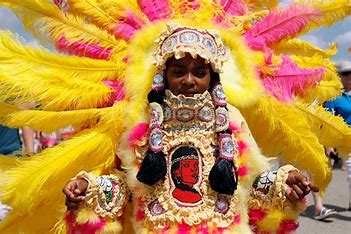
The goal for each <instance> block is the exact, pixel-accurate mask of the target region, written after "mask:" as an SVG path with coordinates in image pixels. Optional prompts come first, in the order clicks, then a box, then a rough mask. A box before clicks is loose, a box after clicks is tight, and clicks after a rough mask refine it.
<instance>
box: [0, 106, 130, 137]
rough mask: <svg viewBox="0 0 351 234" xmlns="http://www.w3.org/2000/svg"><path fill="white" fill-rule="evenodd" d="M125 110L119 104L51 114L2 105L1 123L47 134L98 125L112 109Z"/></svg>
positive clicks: (0, 107)
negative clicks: (62, 129) (70, 126)
mask: <svg viewBox="0 0 351 234" xmlns="http://www.w3.org/2000/svg"><path fill="white" fill-rule="evenodd" d="M117 105H118V108H119V109H120V110H123V109H124V108H125V105H123V103H118V104H116V106H114V107H110V108H104V109H87V110H75V111H62V112H50V111H41V110H20V109H17V108H15V107H13V106H10V105H7V104H4V103H0V122H1V123H2V124H5V125H7V126H9V127H23V126H29V127H31V128H33V129H35V130H41V131H44V132H47V133H51V132H53V131H56V130H59V129H60V128H63V127H67V126H69V125H72V126H73V127H75V128H76V129H77V128H79V127H81V126H82V125H88V126H89V124H88V123H94V124H95V123H97V121H98V120H99V119H100V118H101V116H102V115H105V114H106V113H107V112H108V111H111V109H112V108H117Z"/></svg>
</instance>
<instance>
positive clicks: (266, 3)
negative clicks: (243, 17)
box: [244, 0, 279, 12]
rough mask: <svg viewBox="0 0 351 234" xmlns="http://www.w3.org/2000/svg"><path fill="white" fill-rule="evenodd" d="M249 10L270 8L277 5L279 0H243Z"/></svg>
mask: <svg viewBox="0 0 351 234" xmlns="http://www.w3.org/2000/svg"><path fill="white" fill-rule="evenodd" d="M244 1H245V2H246V3H247V5H248V7H249V9H250V10H251V11H256V12H257V11H261V10H266V9H272V8H275V7H277V6H278V4H279V0H244Z"/></svg>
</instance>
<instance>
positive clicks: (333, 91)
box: [302, 80, 343, 103]
mask: <svg viewBox="0 0 351 234" xmlns="http://www.w3.org/2000/svg"><path fill="white" fill-rule="evenodd" d="M342 89H343V85H342V83H341V81H340V80H322V81H321V82H319V84H318V86H317V87H315V88H310V89H308V90H306V92H305V95H304V96H303V97H302V99H303V101H304V102H307V103H312V102H315V101H317V102H318V103H324V102H326V101H328V100H332V99H334V98H336V97H338V96H340V95H341V94H342Z"/></svg>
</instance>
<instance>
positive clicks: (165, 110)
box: [163, 105, 172, 121]
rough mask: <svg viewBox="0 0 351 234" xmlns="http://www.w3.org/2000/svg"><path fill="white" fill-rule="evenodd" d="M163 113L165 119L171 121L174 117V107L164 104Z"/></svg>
mask: <svg viewBox="0 0 351 234" xmlns="http://www.w3.org/2000/svg"><path fill="white" fill-rule="evenodd" d="M163 114H164V118H165V121H169V120H171V119H172V109H171V108H170V107H169V106H167V105H165V106H164V108H163Z"/></svg>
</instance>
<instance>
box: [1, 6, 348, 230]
mask: <svg viewBox="0 0 351 234" xmlns="http://www.w3.org/2000/svg"><path fill="white" fill-rule="evenodd" d="M54 2H55V4H54V3H51V2H49V1H46V0H45V1H44V0H37V1H29V0H24V1H23V0H22V1H19V0H1V1H0V4H3V5H5V6H7V7H10V8H11V9H12V10H13V11H14V12H15V13H17V15H18V16H19V17H20V19H21V20H22V21H23V23H24V26H25V27H26V29H27V30H29V31H31V32H32V33H33V35H34V36H36V37H37V38H38V40H40V41H41V42H43V43H52V45H54V46H55V48H56V49H57V50H58V51H59V52H60V53H63V54H60V55H58V54H55V53H53V52H51V51H48V50H45V49H42V48H31V47H28V46H24V45H22V44H21V43H19V42H18V41H16V40H14V39H13V38H14V36H13V35H12V34H11V33H10V32H1V33H0V49H1V51H2V53H1V55H0V64H1V66H0V78H1V82H0V86H1V87H0V88H1V95H0V101H1V102H0V105H1V108H0V121H1V123H2V124H5V125H8V126H13V127H18V126H26V125H28V126H30V127H32V128H33V129H35V130H42V131H44V132H52V131H55V130H58V129H60V128H64V127H66V126H73V127H74V128H75V129H76V130H77V133H76V134H75V136H74V137H73V138H72V139H70V140H67V141H64V142H62V143H60V144H59V145H57V146H55V147H53V148H50V149H46V150H44V151H43V152H41V153H40V154H38V155H34V156H32V157H31V158H30V159H20V160H14V159H7V158H2V157H1V158H0V165H1V169H3V172H1V173H2V174H1V177H0V178H1V180H2V181H1V183H0V184H1V185H0V190H1V192H2V194H1V201H2V203H4V204H6V205H9V206H11V207H12V211H11V212H10V213H9V214H8V216H7V217H6V218H5V219H4V220H3V221H2V222H1V224H0V230H1V232H4V233H18V232H26V233H48V232H49V231H53V230H56V231H57V232H65V231H72V232H82V231H87V230H93V231H94V230H95V231H98V232H109V231H110V232H118V231H123V232H126V233H130V232H132V231H131V229H128V228H131V226H133V227H134V230H135V231H136V232H138V231H148V230H151V231H153V230H157V231H158V230H161V231H164V232H177V231H180V232H181V231H183V232H188V231H196V232H200V233H201V232H206V231H212V230H216V231H219V232H221V231H223V232H226V231H229V230H234V231H235V230H237V231H238V232H241V231H242V232H251V230H250V229H249V226H248V222H249V224H251V225H252V226H253V228H252V229H253V230H255V231H257V232H259V231H267V232H275V231H277V230H279V231H282V232H288V231H291V230H293V229H295V228H296V222H295V221H294V219H295V218H296V215H297V213H298V211H299V207H297V206H296V204H297V203H295V202H293V203H291V204H290V200H295V199H296V198H300V196H298V195H301V197H302V196H303V195H304V194H305V193H307V192H308V189H309V185H305V186H302V187H303V188H306V189H302V191H298V189H297V188H296V187H295V186H294V184H295V183H296V181H295V179H291V181H290V180H289V179H288V181H286V177H287V176H288V175H291V174H292V175H294V173H297V172H296V170H295V168H291V167H290V168H281V169H279V171H278V172H277V175H275V173H274V172H267V173H266V174H263V175H261V176H260V177H258V178H259V179H258V180H257V181H256V182H255V183H254V189H253V190H252V191H251V189H250V188H251V184H252V182H253V180H254V179H255V177H256V176H259V174H260V173H262V172H263V171H264V170H265V162H264V161H265V160H264V158H263V157H261V156H260V153H259V151H258V149H257V146H256V144H255V142H254V141H253V140H252V136H253V137H254V138H255V140H256V142H257V143H258V146H259V147H260V148H261V149H262V152H263V154H264V155H281V159H282V160H283V161H285V162H286V163H290V164H293V165H294V166H295V167H296V168H299V169H301V170H306V171H308V172H309V174H311V175H312V177H313V181H314V182H315V183H316V185H317V186H318V187H320V188H321V190H324V188H325V186H326V185H327V184H328V182H329V181H330V170H329V168H328V163H327V160H326V159H325V157H324V150H323V147H322V144H323V145H327V146H335V147H337V148H339V150H344V151H349V150H350V148H351V147H350V144H351V143H350V142H351V141H350V140H349V138H350V134H349V131H350V130H349V129H348V128H347V126H345V124H344V123H343V122H342V120H340V119H339V118H337V117H333V116H332V115H331V114H330V113H327V112H326V111H325V110H324V109H323V108H321V107H320V106H319V104H318V103H319V102H320V103H322V102H324V101H325V100H328V99H331V98H332V97H334V96H336V95H337V94H338V93H339V92H340V90H341V88H340V87H341V86H340V83H339V80H338V78H337V76H336V74H335V67H334V65H333V64H332V63H331V62H330V60H329V58H330V57H331V56H332V55H333V54H335V47H334V46H332V47H331V48H330V49H329V50H326V51H324V50H321V49H319V48H317V47H314V46H312V45H310V44H308V43H307V42H304V41H301V40H298V39H296V38H295V37H297V36H298V35H299V34H301V33H303V32H307V31H308V30H311V29H314V28H318V27H319V26H323V25H329V24H331V23H332V22H335V21H338V20H341V19H343V18H344V17H345V16H346V15H348V14H349V13H350V2H349V1H348V0H343V1H323V2H320V1H303V0H301V1H297V2H296V3H295V4H293V5H291V6H288V7H287V8H285V9H275V7H276V4H277V2H275V1H255V0H253V1H252V0H250V1H244V0H243V1H216V0H215V1H212V0H211V1H210V0H197V1H185V0H170V1H168V0H167V1H150V0H149V1H147V0H138V1H136V0H67V1H54ZM173 23H177V24H178V25H181V26H172V25H173ZM167 25H169V26H170V28H168V29H167ZM206 29H207V30H210V29H216V30H217V31H218V33H215V32H212V31H207V30H206ZM165 30H166V31H165ZM177 30H179V32H178V31H177ZM182 30H185V31H187V30H188V31H189V32H192V35H190V34H188V35H187V36H186V37H184V38H183V37H182V36H181V35H180V32H181V31H182ZM163 31H165V32H164V33H163V34H162V35H161V37H160V34H161V32H163ZM177 32H178V33H177ZM194 34H195V35H197V37H200V38H202V39H204V41H203V43H202V42H201V43H200V42H199V41H197V42H196V43H195V45H198V48H197V49H198V50H196V51H194V50H193V49H194V48H195V47H197V46H195V47H194V43H190V44H191V45H192V46H190V47H186V46H184V47H181V48H183V49H181V50H179V54H178V55H177V53H178V52H176V51H177V50H176V48H174V47H173V46H175V45H178V44H177V43H175V41H174V40H173V39H172V40H171V39H170V40H169V41H167V43H163V42H166V41H165V40H167V38H172V35H174V36H176V37H177V38H178V39H179V41H180V38H182V42H184V43H183V44H184V45H186V43H185V42H195V41H194V39H196V38H197V37H196V36H195V37H193V36H194ZM157 38H158V39H159V43H160V45H159V47H158V48H159V49H161V47H162V46H161V44H163V45H165V46H164V49H165V51H158V53H156V57H154V56H153V55H152V53H153V51H155V44H154V41H155V40H156V39H157ZM183 39H184V40H183ZM205 39H206V40H205ZM222 40H223V43H222V42H221V41H222ZM179 41H178V42H179ZM186 48H188V49H189V50H186ZM203 48H207V49H206V50H203ZM168 49H170V50H169V51H168ZM167 52H169V54H167ZM212 52H213V53H212ZM188 54H190V57H191V59H195V60H196V59H198V58H202V59H204V60H203V61H202V60H201V61H200V64H201V66H204V65H206V64H210V66H208V65H207V66H205V70H206V72H207V73H208V72H209V71H210V73H213V74H211V75H210V77H211V79H210V80H211V81H212V82H213V83H211V84H210V87H206V91H205V92H199V93H197V94H194V93H190V94H187V93H185V95H184V94H183V95H184V96H182V95H176V94H177V92H175V91H174V90H171V91H169V89H170V87H171V86H170V83H165V86H164V88H163V87H162V82H161V83H160V81H162V77H163V78H164V76H163V75H164V74H162V71H164V69H165V68H166V67H167V68H168V67H169V66H171V65H172V63H174V62H175V61H183V60H182V59H184V58H187V56H189V55H188ZM224 55H226V56H224ZM167 56H169V57H167ZM172 56H174V59H172V58H171V57H172ZM155 58H156V61H155V62H156V63H154V64H156V66H155V65H154V64H153V60H154V59H155ZM225 58H227V61H225ZM222 59H223V60H222ZM186 63H188V62H186ZM189 64H194V61H193V60H191V61H189ZM187 65H188V64H187ZM157 69H159V71H157ZM166 70H167V69H166ZM211 70H212V72H211ZM221 70H222V73H220V71H221ZM158 72H160V73H159V74H158ZM200 73H201V72H200ZM156 74H158V75H156ZM175 74H176V73H175ZM207 75H208V74H207ZM218 75H219V76H220V79H219V77H218ZM153 81H154V82H153ZM170 81H171V80H170ZM170 81H168V82H170ZM152 83H154V84H152ZM220 84H221V85H220ZM151 87H153V88H152V89H151ZM176 87H180V86H176ZM207 88H209V89H207ZM222 89H223V91H222ZM150 90H152V91H151V92H150ZM149 93H150V95H149V102H148V101H147V99H146V97H147V96H148V94H149ZM155 93H156V94H157V95H155ZM163 93H164V94H163ZM217 93H218V96H216V94H217ZM223 93H225V95H223ZM192 95H193V96H192ZM191 96H192V97H191ZM216 99H218V100H216ZM33 100H34V101H35V105H34V106H36V107H37V109H33V110H24V111H22V110H18V109H17V108H16V107H15V106H16V104H18V103H26V102H30V101H33ZM199 100H201V101H199ZM224 100H226V101H224ZM316 100H317V101H316ZM183 102H184V103H183ZM312 103H313V105H311V104H312ZM177 104H179V106H178V105H177ZM205 104H206V105H207V106H205ZM166 105H167V106H168V107H167V106H166ZM230 105H232V106H235V108H232V107H231V106H230ZM149 108H151V110H153V111H152V112H151V113H153V115H151V116H150V117H149V116H148V113H147V112H148V109H149ZM238 110H240V112H241V113H242V115H243V118H242V117H241V115H240V112H239V111H238ZM230 115H231V116H232V117H229V116H230ZM169 118H170V119H169ZM244 119H245V121H246V123H247V125H248V127H247V126H246V124H245V121H244ZM229 120H230V121H229ZM229 122H232V124H230V123H229ZM321 126H322V127H321ZM248 129H250V130H251V133H252V136H251V133H250V131H249V130H248ZM191 131H193V133H192V134H191ZM199 132H201V134H200V133H199ZM340 142H341V143H340ZM227 150H228V151H227ZM116 154H117V157H116ZM3 165H4V167H5V168H3ZM153 165H154V166H153ZM315 165H318V167H316V166H315ZM139 166H140V168H139ZM116 168H119V169H120V170H117V171H116ZM155 168H156V169H155ZM5 169H6V170H5ZM139 169H140V170H139ZM223 169H224V170H223ZM114 170H115V171H114ZM121 170H122V171H121ZM123 170H124V171H123ZM80 171H86V172H89V173H85V172H82V173H80V174H78V173H79V172H80ZM138 172H139V173H138ZM289 172H290V173H289ZM77 174H78V175H77ZM137 174H138V179H139V181H138V180H136V179H135V178H136V176H137ZM76 175H77V178H83V180H78V181H81V182H82V181H84V182H85V181H86V180H87V181H89V183H90V184H89V186H88V187H87V188H88V190H87V193H86V194H85V199H84V202H82V203H80V202H78V203H79V204H80V206H79V210H78V212H72V213H70V214H69V215H68V216H67V217H66V221H67V223H68V224H69V225H68V227H67V228H66V226H65V224H64V222H63V221H62V222H59V220H60V217H62V214H63V213H64V212H65V206H64V199H65V198H64V196H62V194H60V192H59V191H60V190H61V189H62V188H63V187H64V185H65V183H66V182H67V181H68V180H69V179H71V178H72V177H74V176H76ZM104 175H108V176H104ZM236 177H237V178H236ZM290 177H291V176H288V178H290ZM297 177H298V178H299V176H297ZM124 178H125V179H124ZM291 178H295V176H293V177H291ZM300 178H301V177H300ZM278 179H279V180H278ZM216 180H217V181H216ZM218 180H219V181H218ZM73 181H76V180H73ZM140 181H141V182H140ZM300 181H303V178H301V180H300ZM84 182H83V183H84ZM284 182H286V183H284ZM101 184H102V185H103V187H101V186H100V185H101ZM147 184H149V185H147ZM151 184H152V185H151ZM286 184H287V185H290V186H285V185H286ZM85 185H88V183H87V184H85ZM291 186H292V187H293V190H292V191H294V192H296V191H297V193H298V194H295V195H296V198H294V195H293V194H294V192H292V193H290V192H289V190H290V189H289V188H290V187H291ZM24 190H25V191H24ZM249 191H251V192H250V193H251V195H250V196H249V194H248V193H249ZM74 192H75V194H80V193H81V192H84V191H83V190H82V191H80V190H77V191H74ZM130 194H132V195H133V196H132V197H131V196H130ZM285 194H287V196H288V199H286V195H285ZM290 194H291V195H292V196H291V197H289V196H290ZM82 195H83V194H82ZM249 197H250V199H249ZM74 198H75V196H74ZM80 199H81V198H79V196H78V200H80ZM128 200H130V201H132V203H130V202H128ZM247 201H248V203H247ZM70 202H71V203H72V201H69V200H67V205H69V206H70V205H72V204H69V203H70ZM73 203H74V202H73ZM97 204H98V205H97ZM247 206H248V207H249V208H250V212H249V211H248V210H247ZM92 208H94V209H95V210H92ZM190 210H191V211H194V210H195V212H190ZM287 211H293V212H287ZM248 212H249V213H250V217H251V221H249V220H248ZM43 217H45V219H43ZM130 217H133V224H129V220H130ZM92 220H94V221H92ZM206 221H209V222H208V223H207V222H206ZM168 228H169V229H168Z"/></svg>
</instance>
